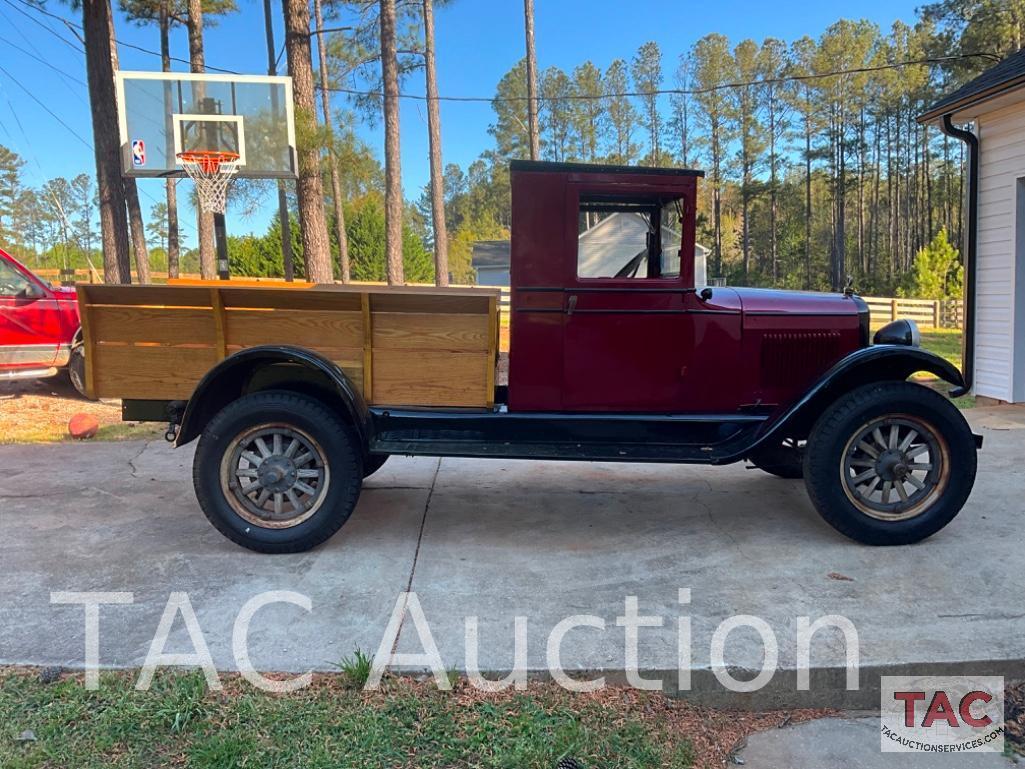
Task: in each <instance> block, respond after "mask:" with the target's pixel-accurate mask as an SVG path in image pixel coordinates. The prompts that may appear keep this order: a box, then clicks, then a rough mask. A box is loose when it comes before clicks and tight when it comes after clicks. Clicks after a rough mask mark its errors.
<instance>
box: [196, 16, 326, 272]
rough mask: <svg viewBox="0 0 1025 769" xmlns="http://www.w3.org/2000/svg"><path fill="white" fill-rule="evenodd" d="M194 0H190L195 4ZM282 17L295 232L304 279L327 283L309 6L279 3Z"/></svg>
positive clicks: (322, 193) (324, 222)
mask: <svg viewBox="0 0 1025 769" xmlns="http://www.w3.org/2000/svg"><path fill="white" fill-rule="evenodd" d="M195 1H196V0H192V2H195ZM281 5H282V8H283V10H284V14H285V48H286V50H287V51H288V74H289V75H291V77H292V92H293V95H294V99H295V122H296V133H297V135H298V136H300V137H301V138H300V140H299V147H298V156H299V181H298V182H297V183H296V196H297V198H298V202H299V229H300V231H301V236H302V244H303V259H304V261H305V263H306V280H308V281H309V282H311V283H331V282H332V281H333V277H334V276H333V275H332V273H331V243H330V240H329V239H328V234H327V220H326V218H325V216H324V187H323V185H322V183H321V180H320V149H319V147H317V145H316V144H315V143H314V140H313V137H314V136H316V125H317V98H316V94H315V93H314V89H313V58H312V52H311V51H310V6H309V4H308V3H307V2H306V1H305V0H281Z"/></svg>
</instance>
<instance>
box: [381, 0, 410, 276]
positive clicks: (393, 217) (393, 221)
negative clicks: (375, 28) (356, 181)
mask: <svg viewBox="0 0 1025 769" xmlns="http://www.w3.org/2000/svg"><path fill="white" fill-rule="evenodd" d="M395 47H396V40H395V0H381V72H382V74H383V77H384V177H385V180H384V183H385V198H384V226H385V258H386V259H387V266H388V284H389V285H393V286H394V285H402V283H404V282H405V279H404V276H403V271H402V204H403V199H402V149H401V145H400V143H399V64H398V60H397V58H396V51H395Z"/></svg>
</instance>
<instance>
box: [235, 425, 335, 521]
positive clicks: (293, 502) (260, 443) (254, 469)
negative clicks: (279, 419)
mask: <svg viewBox="0 0 1025 769" xmlns="http://www.w3.org/2000/svg"><path fill="white" fill-rule="evenodd" d="M329 483H330V472H329V469H328V463H327V457H326V456H325V454H324V450H323V449H322V448H321V446H320V445H319V444H318V443H317V441H316V440H315V439H314V438H313V437H312V436H311V435H310V434H309V433H307V432H305V431H303V430H300V429H298V428H297V427H295V426H293V425H286V424H274V423H271V424H262V425H257V426H255V427H252V428H250V429H248V430H245V431H243V432H242V433H240V434H239V435H238V436H236V438H235V439H234V441H233V447H232V449H231V450H230V451H228V452H226V453H225V455H224V459H223V461H222V463H221V485H222V488H223V489H224V493H225V497H226V498H227V500H228V502H229V503H230V504H231V506H232V507H233V508H234V510H235V512H236V513H238V514H239V515H240V516H241V517H242V518H244V519H245V520H247V521H249V522H250V523H252V524H255V525H257V526H261V527H264V528H278V529H280V528H289V527H292V526H298V525H299V524H300V523H302V522H303V521H305V520H308V519H309V518H310V516H312V515H313V514H314V513H316V512H317V510H318V509H319V508H320V506H321V504H322V503H323V501H324V498H325V495H326V493H327V489H328V485H329Z"/></svg>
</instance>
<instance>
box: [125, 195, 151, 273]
mask: <svg viewBox="0 0 1025 769" xmlns="http://www.w3.org/2000/svg"><path fill="white" fill-rule="evenodd" d="M124 185H125V202H126V203H127V204H128V224H129V230H130V232H131V235H132V250H133V251H134V252H135V271H136V272H137V273H138V278H139V282H140V283H149V282H150V279H149V249H148V248H147V246H146V228H145V227H144V226H143V224H142V208H141V207H140V206H139V187H138V185H137V184H136V183H135V178H134V177H131V176H128V177H125V179H124Z"/></svg>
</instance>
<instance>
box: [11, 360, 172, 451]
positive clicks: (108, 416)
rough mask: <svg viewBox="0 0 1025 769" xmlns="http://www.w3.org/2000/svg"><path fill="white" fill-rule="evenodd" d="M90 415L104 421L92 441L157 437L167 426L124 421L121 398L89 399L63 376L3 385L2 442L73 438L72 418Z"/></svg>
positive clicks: (34, 441) (100, 421) (37, 441)
mask: <svg viewBox="0 0 1025 769" xmlns="http://www.w3.org/2000/svg"><path fill="white" fill-rule="evenodd" d="M79 413H84V414H90V415H92V416H94V417H96V421H98V422H99V423H100V430H99V432H98V433H97V435H96V437H95V438H93V439H92V440H127V439H130V438H146V439H148V438H157V437H160V436H161V435H162V434H163V426H161V425H158V424H152V423H142V424H140V423H138V422H122V421H121V401H119V400H103V401H87V400H85V399H84V398H82V397H81V396H79V394H78V393H76V392H75V390H74V388H73V387H72V386H71V384H70V382H68V380H67V378H66V377H64V376H63V375H58V376H56V377H52V378H50V379H26V380H23V381H18V382H4V383H2V384H0V443H49V442H53V441H70V440H71V437H70V436H69V435H68V420H69V419H71V417H72V416H73V415H74V414H79Z"/></svg>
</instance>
